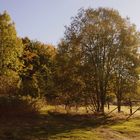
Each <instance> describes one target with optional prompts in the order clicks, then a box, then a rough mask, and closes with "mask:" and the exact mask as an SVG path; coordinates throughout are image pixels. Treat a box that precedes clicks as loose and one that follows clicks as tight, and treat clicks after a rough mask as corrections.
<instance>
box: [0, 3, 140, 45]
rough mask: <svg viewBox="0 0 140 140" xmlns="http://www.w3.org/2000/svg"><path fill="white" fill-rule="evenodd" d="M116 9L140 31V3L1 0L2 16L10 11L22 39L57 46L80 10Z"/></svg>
mask: <svg viewBox="0 0 140 140" xmlns="http://www.w3.org/2000/svg"><path fill="white" fill-rule="evenodd" d="M81 7H82V8H88V7H91V8H98V7H108V8H114V9H116V10H118V11H119V12H120V14H121V15H122V16H123V17H126V16H128V17H130V21H131V22H132V23H134V24H136V26H137V29H139V30H140V0H0V13H2V12H3V11H4V10H6V11H8V13H9V14H10V16H11V18H12V20H13V21H14V22H15V24H16V30H17V32H18V35H19V36H20V37H25V36H28V37H29V38H30V39H36V40H39V41H42V42H44V43H51V44H53V45H56V44H57V43H58V42H59V41H60V39H61V38H62V37H63V35H64V31H65V28H64V26H65V25H69V24H70V22H71V17H73V16H75V15H76V14H77V12H78V9H80V8H81Z"/></svg>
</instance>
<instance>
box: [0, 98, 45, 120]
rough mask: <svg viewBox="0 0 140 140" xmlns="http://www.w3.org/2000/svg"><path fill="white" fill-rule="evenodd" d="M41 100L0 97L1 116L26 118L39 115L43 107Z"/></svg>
mask: <svg viewBox="0 0 140 140" xmlns="http://www.w3.org/2000/svg"><path fill="white" fill-rule="evenodd" d="M40 100H41V99H40ZM40 100H39V99H32V98H29V97H6V96H3V97H0V112H1V113H0V116H4V117H6V116H18V117H19V116H20V117H22V116H23V117H25V116H33V115H37V114H38V111H39V109H40V107H41V106H42V105H41V103H40V102H41V101H40Z"/></svg>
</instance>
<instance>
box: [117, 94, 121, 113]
mask: <svg viewBox="0 0 140 140" xmlns="http://www.w3.org/2000/svg"><path fill="white" fill-rule="evenodd" d="M117 107H118V113H120V112H121V98H119V97H118V98H117Z"/></svg>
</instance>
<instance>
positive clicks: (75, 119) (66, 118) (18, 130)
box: [0, 112, 117, 140]
mask: <svg viewBox="0 0 140 140" xmlns="http://www.w3.org/2000/svg"><path fill="white" fill-rule="evenodd" d="M114 123H117V121H116V120H110V117H107V116H105V115H93V114H84V115H77V114H62V113H58V112H50V113H48V114H46V115H45V114H44V115H43V114H42V115H39V116H36V117H32V116H30V117H26V118H25V117H24V118H22V117H20V118H19V117H18V118H1V119H0V139H2V140H39V139H43V140H48V139H50V138H51V137H55V136H56V135H57V134H61V133H69V132H71V131H73V130H77V129H80V130H87V129H89V128H93V129H94V128H98V127H100V126H104V125H112V124H114Z"/></svg>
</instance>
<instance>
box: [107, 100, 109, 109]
mask: <svg viewBox="0 0 140 140" xmlns="http://www.w3.org/2000/svg"><path fill="white" fill-rule="evenodd" d="M107 108H108V110H109V109H110V104H109V101H108V102H107Z"/></svg>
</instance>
